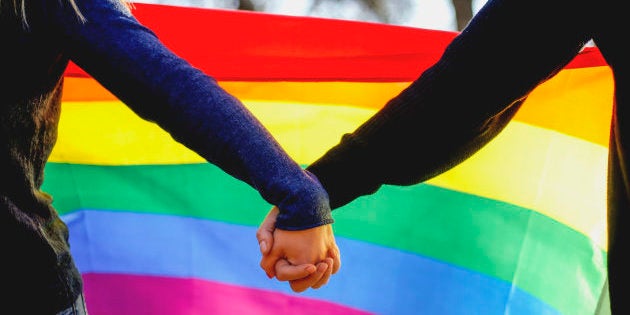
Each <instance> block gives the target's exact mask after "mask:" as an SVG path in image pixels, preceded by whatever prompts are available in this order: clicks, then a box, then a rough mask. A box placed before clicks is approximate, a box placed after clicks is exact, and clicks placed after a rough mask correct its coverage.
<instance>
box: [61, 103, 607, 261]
mask: <svg viewBox="0 0 630 315" xmlns="http://www.w3.org/2000/svg"><path fill="white" fill-rule="evenodd" d="M245 104H246V105H247V106H248V108H249V109H250V110H252V112H253V113H254V114H255V115H256V116H257V117H258V118H260V120H261V121H262V122H263V123H264V124H265V126H267V127H268V128H269V129H270V131H271V132H272V133H273V135H274V136H275V137H276V138H277V139H278V140H279V142H280V144H281V145H282V146H283V147H284V148H285V149H286V150H287V152H288V153H289V154H290V155H291V156H292V157H293V158H295V159H296V160H297V161H298V162H299V163H301V164H308V163H311V162H312V161H314V160H315V159H316V158H318V157H319V156H321V155H322V154H323V153H324V152H325V151H326V150H328V149H329V148H330V147H331V146H333V145H335V144H336V143H337V142H338V140H339V138H340V136H341V135H342V134H343V133H345V132H350V131H352V130H354V129H355V128H356V127H357V126H358V125H359V124H360V123H361V122H363V121H364V120H365V119H367V118H368V117H370V116H371V115H372V114H373V113H374V110H368V109H360V108H353V107H345V106H341V105H332V106H323V105H310V104H289V103H276V102H273V104H271V103H269V102H262V101H246V102H245ZM63 106H64V109H63V113H62V119H61V123H60V128H59V132H60V134H59V140H58V143H57V146H56V147H55V149H54V151H53V154H52V156H51V161H54V162H67V163H84V164H107V165H125V164H180V163H198V162H203V160H202V159H201V158H200V157H199V156H198V155H197V154H195V153H193V152H192V151H190V150H188V149H186V148H184V147H183V146H181V145H180V144H178V143H176V142H175V141H174V140H172V139H171V138H170V136H168V134H166V133H165V132H164V131H162V130H161V129H159V128H158V127H157V126H156V125H154V124H152V123H148V122H146V121H143V120H141V119H140V118H138V117H137V116H136V115H135V114H133V113H132V112H131V111H130V110H129V109H127V108H126V107H125V106H124V105H122V103H120V102H89V103H82V102H66V103H64V104H63ZM606 156H607V148H606V147H604V146H601V145H597V144H594V143H592V142H588V141H584V140H580V139H577V138H573V137H570V136H567V135H565V134H562V133H558V132H554V131H551V130H548V129H543V128H540V127H537V126H532V125H528V124H524V123H522V122H518V121H515V122H513V123H511V124H510V125H509V126H508V127H507V128H506V130H505V131H504V132H502V133H501V134H500V135H499V136H498V137H497V139H495V140H494V141H492V142H491V143H489V144H488V145H487V146H486V147H485V148H483V149H482V150H481V151H480V152H479V153H478V154H476V155H474V156H473V157H472V158H470V159H469V160H467V161H466V162H464V163H462V164H461V165H459V166H458V167H456V168H454V169H452V170H451V171H449V172H447V173H445V174H443V175H442V176H439V177H437V178H435V179H433V180H431V181H429V183H431V184H433V185H437V186H441V187H446V188H449V189H453V190H458V191H462V192H465V193H470V194H473V195H478V196H481V197H486V198H492V199H496V200H501V201H504V202H508V203H511V204H515V205H519V206H523V207H526V208H529V209H533V210H536V211H539V212H541V213H543V214H545V215H547V216H550V217H552V218H554V219H556V220H558V221H559V222H561V223H563V224H565V225H568V226H570V227H573V228H574V229H576V230H578V231H580V232H582V233H584V234H586V235H588V236H589V237H591V238H592V239H593V240H594V242H596V243H597V244H598V245H600V246H601V247H602V248H604V249H605V248H606V238H605V211H604V209H605V182H606V180H605V174H606V171H605V170H606Z"/></svg>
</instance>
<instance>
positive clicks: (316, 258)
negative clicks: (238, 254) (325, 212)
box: [256, 207, 341, 292]
mask: <svg viewBox="0 0 630 315" xmlns="http://www.w3.org/2000/svg"><path fill="white" fill-rule="evenodd" d="M277 216H278V208H277V207H273V208H272V209H271V211H269V213H268V214H267V217H266V218H265V219H264V220H263V222H262V223H261V225H260V227H259V228H258V231H257V232H256V237H257V239H258V242H259V245H260V251H261V253H262V254H263V258H262V259H261V262H260V266H261V267H262V268H263V269H264V270H265V272H266V273H267V276H268V277H270V278H272V277H274V276H277V278H278V280H280V281H289V282H290V284H291V288H292V289H293V291H295V292H302V291H304V290H306V289H307V288H309V287H312V288H314V289H317V288H320V287H321V286H323V285H324V284H326V283H328V279H329V278H330V276H331V275H332V274H334V273H336V272H337V271H338V270H339V268H340V267H341V259H340V255H339V248H338V247H337V244H336V243H335V239H334V234H333V231H332V226H331V225H323V226H319V227H315V228H311V229H307V230H302V231H287V230H281V229H276V228H275V223H276V217H277ZM314 263H317V266H315V265H313V264H314Z"/></svg>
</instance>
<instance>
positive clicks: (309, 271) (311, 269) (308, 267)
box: [304, 265, 317, 273]
mask: <svg viewBox="0 0 630 315" xmlns="http://www.w3.org/2000/svg"><path fill="white" fill-rule="evenodd" d="M304 270H306V271H307V272H308V273H313V272H315V271H316V270H317V267H315V266H313V265H308V266H306V268H304Z"/></svg>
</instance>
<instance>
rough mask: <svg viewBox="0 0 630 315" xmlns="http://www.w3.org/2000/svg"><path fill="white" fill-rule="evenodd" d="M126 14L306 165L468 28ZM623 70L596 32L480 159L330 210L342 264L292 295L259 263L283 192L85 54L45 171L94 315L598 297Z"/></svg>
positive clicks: (555, 308) (396, 308) (584, 308)
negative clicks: (212, 151)
mask: <svg viewBox="0 0 630 315" xmlns="http://www.w3.org/2000/svg"><path fill="white" fill-rule="evenodd" d="M133 14H134V15H135V16H136V17H137V18H138V19H139V20H140V21H141V22H142V23H144V24H145V25H147V26H148V27H150V28H151V29H153V30H154V31H155V33H156V35H157V36H158V37H159V38H160V39H161V40H162V41H163V42H164V43H165V44H167V46H169V47H170V48H172V49H173V50H174V51H175V52H176V53H177V54H179V55H180V56H182V57H184V58H186V59H187V60H189V61H190V62H191V63H192V64H193V65H194V66H196V67H198V68H200V69H202V70H203V71H205V72H206V73H208V74H209V75H210V76H212V77H214V78H215V79H217V80H218V81H219V84H220V85H221V86H222V87H224V88H225V89H226V90H227V91H228V92H230V93H232V94H233V95H235V96H236V97H238V98H239V99H241V100H242V101H243V103H244V104H245V105H246V106H247V107H248V108H249V109H250V110H251V111H252V112H253V113H254V114H255V115H256V116H257V117H258V118H260V120H261V121H262V122H263V124H264V125H265V126H266V127H267V128H268V129H269V130H270V131H271V132H272V134H273V135H274V136H275V137H276V138H277V139H278V141H279V142H280V143H281V145H282V146H283V147H284V148H285V149H286V150H287V152H289V154H290V155H291V156H292V157H293V158H294V159H295V160H296V161H298V162H299V163H300V164H301V165H303V166H306V165H308V164H309V163H311V162H312V161H314V160H315V159H316V158H317V157H319V156H320V155H322V154H323V153H324V152H325V151H326V150H327V149H328V148H330V147H331V146H333V145H334V144H336V143H337V142H338V141H339V139H340V137H341V135H342V134H343V133H346V132H350V131H352V130H354V128H356V127H357V126H358V125H359V124H361V123H362V122H363V121H365V120H366V119H367V118H368V117H370V115H372V114H373V113H375V112H376V111H377V110H378V109H379V108H380V107H381V106H383V105H384V104H385V103H386V102H387V100H389V99H390V98H392V97H393V96H395V95H397V94H398V93H399V92H400V91H401V90H402V89H404V88H405V87H406V86H407V85H408V84H409V83H410V82H411V81H413V80H414V79H415V78H417V77H418V76H419V75H420V73H421V72H422V71H423V70H424V69H425V68H427V67H428V66H430V65H431V64H432V63H433V62H435V61H436V60H437V59H438V58H439V56H440V55H441V53H442V51H443V49H444V47H445V46H446V45H447V44H448V42H449V41H450V40H451V39H452V38H453V37H454V36H455V35H456V34H455V33H453V32H444V31H436V30H426V29H418V28H411V27H402V26H392V25H383V24H376V23H366V22H354V21H342V20H331V19H322V18H311V17H293V16H280V15H272V14H266V13H254V12H242V11H231V10H216V9H201V8H190V7H178V6H167V5H155V4H140V3H137V4H135V5H134V9H133ZM541 49H545V48H544V47H541ZM612 89H613V82H612V76H611V72H610V69H609V68H608V67H607V65H606V64H605V62H604V61H603V59H602V57H601V55H600V53H599V51H598V50H597V49H596V48H592V47H591V48H586V49H585V50H584V51H582V52H581V53H580V54H579V55H578V56H577V57H576V58H575V60H573V61H572V62H571V63H570V64H569V65H568V66H567V67H566V68H565V69H563V70H562V71H560V72H559V73H558V74H557V75H556V76H554V77H553V78H551V79H550V80H549V81H547V82H545V83H544V84H542V85H541V86H540V87H538V88H537V89H536V90H534V92H533V93H532V94H531V95H530V96H529V97H528V98H527V100H526V102H525V104H524V105H523V106H522V109H521V110H520V111H519V113H518V114H517V115H516V117H515V118H514V120H513V121H512V122H511V123H510V124H509V125H508V126H507V127H506V129H505V131H504V132H502V133H501V134H500V135H499V136H498V137H497V138H496V139H495V140H493V141H492V142H491V143H490V144H488V145H487V146H486V147H484V148H483V149H482V150H481V151H480V152H478V153H477V154H475V155H474V156H473V157H471V158H470V159H469V160H467V161H465V162H464V163H462V164H461V165H459V166H457V167H455V168H454V169H452V170H450V171H448V172H447V173H444V174H443V175H440V176H438V177H436V178H434V179H431V180H430V181H427V182H425V183H422V184H418V185H413V186H405V187H397V186H384V187H383V188H382V189H381V190H379V191H378V192H377V193H375V194H374V195H370V196H365V197H361V198H359V199H357V200H355V201H354V202H352V203H350V204H348V205H346V206H344V207H343V208H340V209H338V210H336V211H335V212H333V216H334V218H335V220H336V222H335V224H334V230H335V233H336V238H337V241H338V243H339V247H340V250H341V254H342V261H343V266H342V268H341V270H340V271H339V273H338V274H336V275H334V276H333V277H332V278H331V281H330V283H329V284H328V285H326V286H324V287H322V288H321V289H318V290H308V291H306V292H303V293H300V294H297V293H293V292H292V291H291V290H290V288H289V285H288V283H285V282H278V281H277V280H275V279H268V278H267V277H266V276H265V274H264V272H263V271H262V270H261V269H260V267H259V266H258V262H259V259H260V254H259V251H258V244H257V241H256V238H255V230H256V228H257V226H258V224H259V223H260V222H261V220H262V219H263V217H264V215H265V214H266V212H267V211H268V210H269V209H270V207H271V205H269V204H267V203H266V202H265V201H264V200H262V199H261V197H260V196H259V195H258V194H257V193H256V192H255V191H254V190H253V189H252V188H251V187H249V186H247V185H246V184H244V183H242V182H240V181H238V180H236V179H234V178H232V177H230V176H228V175H227V174H225V173H223V172H222V171H221V170H220V169H218V168H217V167H215V166H213V165H211V164H209V163H206V162H205V161H203V160H202V159H201V158H200V157H199V156H198V155H197V154H195V153H194V152H192V151H189V150H188V149H186V148H185V147H184V146H182V145H180V144H178V143H176V142H175V141H174V140H173V139H172V138H170V136H169V135H168V134H166V133H165V132H164V131H162V130H161V129H159V128H158V127H157V126H156V125H154V124H152V123H150V122H147V121H143V120H141V119H140V118H138V117H137V116H135V115H134V114H133V113H132V112H131V111H130V110H129V109H128V108H127V107H125V105H124V104H123V103H122V102H121V101H120V100H118V99H117V98H116V97H115V96H113V95H112V94H111V93H109V92H108V91H107V90H105V89H104V88H103V87H102V86H100V85H99V84H98V83H97V82H96V81H95V80H94V79H92V78H91V77H90V76H89V75H88V74H86V73H85V72H84V71H83V70H82V69H80V68H79V67H77V66H75V65H73V64H71V65H70V67H69V68H68V69H67V71H66V73H65V88H64V95H63V97H64V99H63V105H62V106H63V111H62V116H61V121H60V126H59V138H58V142H57V145H56V147H55V149H54V151H53V153H52V155H51V159H50V161H49V163H48V164H47V166H46V180H45V184H44V187H43V190H45V191H47V192H49V193H51V194H52V195H53V196H54V205H55V207H56V208H57V209H58V211H59V212H60V213H61V214H62V217H63V219H64V220H65V221H66V222H67V223H68V225H69V227H70V233H71V235H70V242H71V248H72V251H73V254H74V255H75V258H76V261H77V264H78V266H79V270H80V271H81V272H82V274H83V277H84V280H85V288H86V300H87V305H88V310H89V312H90V314H91V315H104V314H116V315H124V314H134V315H136V314H152V315H156V314H169V315H172V314H274V315H279V314H357V315H359V314H508V313H509V314H537V315H538V314H567V315H574V314H575V315H579V314H584V315H587V314H594V313H595V312H596V310H597V306H598V303H599V301H600V300H602V299H605V298H606V296H603V294H604V293H602V292H605V290H603V288H604V287H605V282H606V249H607V239H606V217H605V216H606V211H605V207H606V204H605V202H606V167H607V166H606V160H607V154H608V142H607V141H608V133H609V127H610V117H611V111H612ZM453 92H454V93H456V92H457V87H453ZM472 105H474V104H471V106H472ZM375 167H378V166H375Z"/></svg>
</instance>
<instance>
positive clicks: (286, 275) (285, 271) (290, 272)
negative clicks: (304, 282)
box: [275, 259, 317, 281]
mask: <svg viewBox="0 0 630 315" xmlns="http://www.w3.org/2000/svg"><path fill="white" fill-rule="evenodd" d="M275 269H276V278H278V280H280V281H290V280H297V279H302V278H305V277H308V276H309V275H311V274H312V273H314V272H315V271H316V270H317V267H315V265H313V264H302V265H292V264H291V263H289V261H288V260H286V259H280V260H278V261H277V262H276V265H275Z"/></svg>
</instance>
